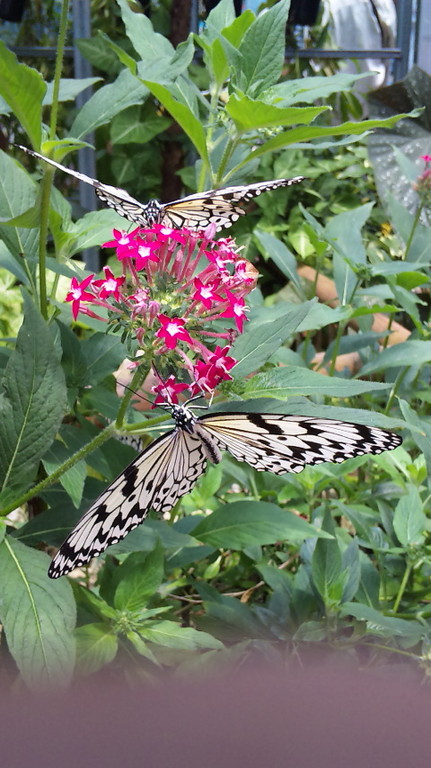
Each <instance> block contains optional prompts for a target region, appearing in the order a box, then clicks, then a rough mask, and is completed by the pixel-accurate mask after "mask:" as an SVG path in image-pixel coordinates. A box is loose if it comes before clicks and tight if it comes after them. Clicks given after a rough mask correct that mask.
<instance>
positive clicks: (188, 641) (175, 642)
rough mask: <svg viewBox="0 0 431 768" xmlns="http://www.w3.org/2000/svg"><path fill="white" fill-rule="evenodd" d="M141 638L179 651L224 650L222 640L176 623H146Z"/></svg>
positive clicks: (140, 632) (141, 629)
mask: <svg viewBox="0 0 431 768" xmlns="http://www.w3.org/2000/svg"><path fill="white" fill-rule="evenodd" d="M139 634H140V635H141V637H143V638H145V639H146V640H149V641H150V642H151V643H156V644H157V645H164V646H165V647H167V648H176V649H177V650H185V651H196V650H199V649H200V648H213V649H214V650H219V649H221V648H223V644H222V643H221V642H220V640H216V638H215V637H212V636H211V635H209V634H208V633H207V632H199V630H197V629H193V628H192V627H182V626H181V625H180V624H177V623H176V622H175V621H167V620H165V621H146V622H145V623H144V624H143V626H142V627H141V628H140V630H139Z"/></svg>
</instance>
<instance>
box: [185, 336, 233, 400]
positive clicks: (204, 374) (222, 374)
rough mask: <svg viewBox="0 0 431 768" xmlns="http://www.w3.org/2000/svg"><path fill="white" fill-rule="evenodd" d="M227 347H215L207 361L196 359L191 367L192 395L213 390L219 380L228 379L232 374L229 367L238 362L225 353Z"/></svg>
mask: <svg viewBox="0 0 431 768" xmlns="http://www.w3.org/2000/svg"><path fill="white" fill-rule="evenodd" d="M228 351H229V347H223V348H222V347H216V348H215V350H214V352H213V354H211V355H210V356H209V358H208V361H207V362H204V361H203V360H198V362H197V363H195V365H194V367H193V377H194V380H195V381H194V384H192V386H191V387H190V389H191V392H192V395H196V394H198V392H202V391H203V390H206V391H207V392H211V391H213V390H214V389H215V388H216V387H217V386H218V385H219V384H220V382H221V381H228V380H229V379H231V378H232V376H231V375H230V374H229V373H228V370H229V369H230V368H233V366H234V365H236V363H237V362H238V361H237V360H235V358H233V357H229V356H228V355H227V354H226V353H227V352H228Z"/></svg>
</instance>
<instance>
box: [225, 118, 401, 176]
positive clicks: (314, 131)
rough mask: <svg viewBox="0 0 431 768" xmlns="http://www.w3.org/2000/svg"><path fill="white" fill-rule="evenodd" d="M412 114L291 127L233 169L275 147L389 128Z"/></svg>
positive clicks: (272, 150) (255, 150)
mask: <svg viewBox="0 0 431 768" xmlns="http://www.w3.org/2000/svg"><path fill="white" fill-rule="evenodd" d="M412 116H414V114H413V112H409V113H403V114H400V115H394V116H393V117H388V118H386V119H385V120H361V121H360V122H358V123H351V122H347V123H341V124H340V125H331V126H324V125H305V126H300V127H299V128H292V129H291V130H290V131H283V132H282V133H278V134H277V135H276V136H273V137H272V138H271V139H268V141H266V142H264V144H261V145H259V146H258V147H256V148H255V149H253V150H252V152H250V154H249V155H247V157H246V158H245V159H244V160H243V161H242V162H241V163H239V164H238V166H237V168H236V169H235V170H239V169H240V168H241V167H242V166H243V165H245V164H248V163H249V162H250V161H251V160H254V159H255V158H257V157H261V155H264V154H266V152H274V151H275V150H277V149H281V148H282V147H287V146H289V145H291V144H296V143H299V142H301V143H302V142H305V141H310V139H318V138H320V137H321V136H331V137H333V136H342V135H344V134H348V135H353V136H357V135H362V134H364V133H365V132H367V131H369V130H371V129H373V128H390V127H391V126H393V125H395V124H396V123H397V122H399V121H400V120H402V119H403V118H405V117H412ZM334 144H335V142H334Z"/></svg>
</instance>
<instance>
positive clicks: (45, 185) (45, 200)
mask: <svg viewBox="0 0 431 768" xmlns="http://www.w3.org/2000/svg"><path fill="white" fill-rule="evenodd" d="M68 11H69V0H63V2H62V8H61V15H60V28H59V34H58V45H57V55H56V60H55V74H54V86H53V96H52V108H51V119H50V122H49V138H50V139H54V138H55V134H56V129H57V116H58V95H59V89H60V79H61V72H62V68H63V53H64V44H65V39H66V31H67V22H68ZM53 171H54V169H53V168H48V167H47V168H46V169H45V172H44V176H43V179H42V184H41V198H40V230H39V302H40V311H41V314H42V316H43V317H44V318H45V320H47V319H48V296H47V289H46V242H47V238H48V225H49V200H50V197H51V187H52V179H53V176H54V172H53Z"/></svg>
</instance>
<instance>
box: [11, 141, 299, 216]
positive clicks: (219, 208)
mask: <svg viewBox="0 0 431 768" xmlns="http://www.w3.org/2000/svg"><path fill="white" fill-rule="evenodd" d="M16 146H17V147H18V148H19V149H22V150H24V152H27V154H29V155H33V156H34V157H39V158H40V159H41V160H44V161H45V163H49V164H50V165H53V166H55V168H59V169H60V170H61V171H64V172H65V173H68V174H69V175H70V176H74V177H75V178H76V179H79V180H80V181H84V182H85V183H86V184H91V186H92V187H94V190H95V192H96V195H97V196H98V198H99V200H101V201H102V203H106V205H107V206H108V207H109V208H113V209H114V210H115V211H116V212H117V213H119V214H120V216H124V218H125V219H128V220H129V221H133V222H134V223H135V224H138V225H139V226H141V227H151V226H153V225H154V224H161V225H163V226H165V227H170V228H171V229H179V228H181V227H184V228H187V229H192V230H199V229H205V227H207V226H208V225H209V224H215V225H216V231H218V230H220V229H225V228H226V227H231V226H232V224H234V223H235V221H237V220H238V219H239V217H240V216H242V215H244V214H245V211H244V210H243V209H242V208H241V207H240V205H241V204H242V203H246V202H247V201H248V200H251V199H252V198H253V197H258V195H260V194H262V192H267V191H268V190H270V189H277V187H290V186H291V185H292V184H299V182H301V181H303V180H304V176H295V177H294V178H293V179H274V180H273V181H258V182H256V183H255V184H246V185H244V186H243V185H238V186H233V187H224V188H223V189H210V190H209V191H208V192H201V193H198V194H196V195H188V197H183V198H182V199H181V200H173V201H172V202H171V203H159V202H158V200H150V201H149V202H148V203H140V202H139V200H136V199H135V198H134V197H132V196H131V195H129V193H128V192H126V190H125V189H120V187H112V186H111V185H110V184H102V182H101V181H97V179H92V178H91V176H86V175H85V173H78V171H72V170H71V169H70V168H66V166H64V165H61V164H60V163H57V162H55V160H50V159H49V158H48V157H44V156H43V155H40V154H39V153H38V152H33V150H31V149H28V148H27V147H23V146H21V144H16Z"/></svg>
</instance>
